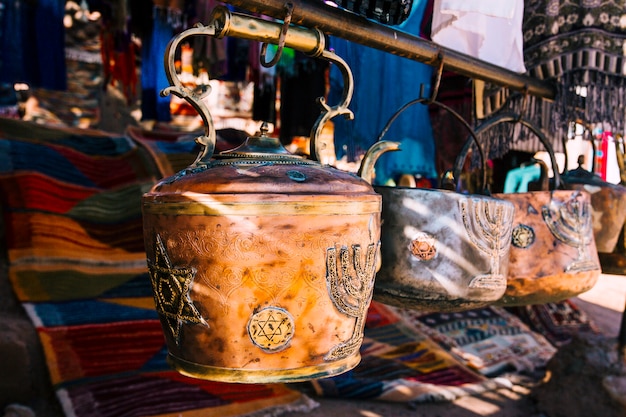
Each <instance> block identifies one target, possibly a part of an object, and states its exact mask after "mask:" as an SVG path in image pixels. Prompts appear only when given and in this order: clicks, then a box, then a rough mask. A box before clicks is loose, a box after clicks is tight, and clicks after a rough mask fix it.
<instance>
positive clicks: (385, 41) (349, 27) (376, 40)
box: [225, 0, 555, 100]
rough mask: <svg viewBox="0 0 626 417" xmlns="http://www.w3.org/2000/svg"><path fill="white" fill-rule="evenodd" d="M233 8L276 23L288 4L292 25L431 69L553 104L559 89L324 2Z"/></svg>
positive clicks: (251, 1) (244, 1)
mask: <svg viewBox="0 0 626 417" xmlns="http://www.w3.org/2000/svg"><path fill="white" fill-rule="evenodd" d="M225 2H226V3H229V4H231V5H233V6H236V7H239V8H241V9H243V10H247V11H249V12H252V13H259V14H262V15H265V16H268V17H273V18H275V19H281V20H282V19H284V18H285V9H286V7H285V6H286V4H287V3H291V5H293V10H292V15H291V23H293V24H297V25H301V26H305V27H310V28H313V27H314V28H317V29H319V30H321V31H322V32H324V33H325V34H327V35H332V36H336V37H339V38H342V39H345V40H348V41H350V42H354V43H358V44H360V45H364V46H369V47H372V48H375V49H379V50H381V51H385V52H388V53H391V54H394V55H398V56H401V57H405V58H407V59H411V60H413V61H418V62H422V63H425V64H429V65H438V64H439V62H440V60H441V59H443V62H444V69H448V70H450V71H453V72H455V73H457V74H460V75H464V76H467V77H469V78H473V79H480V80H483V81H486V82H489V83H493V84H497V85H501V86H505V87H509V88H511V89H513V90H517V91H521V92H528V94H531V95H534V96H537V97H541V98H545V99H549V100H553V99H554V96H555V87H554V85H552V84H551V83H549V82H546V81H542V80H538V79H536V78H532V77H529V76H527V75H524V74H518V73H516V72H513V71H509V70H507V69H504V68H501V67H499V66H497V65H493V64H490V63H487V62H484V61H481V60H479V59H476V58H473V57H470V56H468V55H465V54H462V53H459V52H456V51H454V50H451V49H448V48H444V47H442V46H439V45H437V44H435V43H434V42H430V41H428V40H426V39H422V38H419V37H417V36H414V35H411V34H408V33H406V32H403V31H400V30H398V29H396V28H394V27H392V26H387V25H382V24H379V23H376V22H374V21H372V20H369V19H366V18H364V17H361V16H359V15H357V14H354V13H351V12H348V11H344V10H341V9H338V8H336V7H332V6H329V5H326V4H324V2H323V1H322V0H225Z"/></svg>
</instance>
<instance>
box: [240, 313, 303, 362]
mask: <svg viewBox="0 0 626 417" xmlns="http://www.w3.org/2000/svg"><path fill="white" fill-rule="evenodd" d="M294 323H295V322H294V320H293V317H292V316H291V314H289V312H288V311H287V310H285V309H284V308H280V307H265V308H263V309H261V310H259V311H257V312H255V313H254V314H252V316H251V317H250V320H249V321H248V326H247V330H248V337H250V340H251V341H252V343H254V345H255V346H258V347H259V348H261V350H263V351H264V352H268V353H274V352H279V351H281V350H284V349H285V348H287V347H288V346H289V342H290V341H291V339H292V338H293V335H294V331H295V324H294Z"/></svg>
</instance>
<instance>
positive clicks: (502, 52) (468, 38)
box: [431, 0, 526, 72]
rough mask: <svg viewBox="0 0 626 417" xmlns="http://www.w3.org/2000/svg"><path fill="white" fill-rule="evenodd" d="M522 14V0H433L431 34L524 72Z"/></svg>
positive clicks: (447, 44)
mask: <svg viewBox="0 0 626 417" xmlns="http://www.w3.org/2000/svg"><path fill="white" fill-rule="evenodd" d="M523 15H524V1H523V0H515V1H506V2H503V1H501V0H482V1H471V2H468V1H465V0H434V6H433V18H432V29H431V38H432V40H433V41H434V42H436V43H437V44H439V45H442V46H445V47H448V48H450V49H453V50H455V51H458V52H462V53H464V54H467V55H470V56H473V57H474V58H478V59H481V60H483V61H486V62H489V63H492V64H494V65H498V66H500V67H503V68H506V69H509V70H511V71H515V72H525V71H526V68H524V57H523V41H522V18H523Z"/></svg>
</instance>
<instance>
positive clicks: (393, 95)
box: [328, 0, 437, 184]
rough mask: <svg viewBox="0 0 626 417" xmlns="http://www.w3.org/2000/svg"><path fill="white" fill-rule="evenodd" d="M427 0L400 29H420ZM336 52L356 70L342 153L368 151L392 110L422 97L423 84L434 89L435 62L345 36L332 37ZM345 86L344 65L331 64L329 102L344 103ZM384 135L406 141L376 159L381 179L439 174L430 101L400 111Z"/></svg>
mask: <svg viewBox="0 0 626 417" xmlns="http://www.w3.org/2000/svg"><path fill="white" fill-rule="evenodd" d="M426 3H427V1H425V0H417V1H414V2H413V9H412V11H411V14H410V16H409V18H408V19H407V20H406V21H405V22H404V23H403V24H402V25H399V29H400V30H402V31H404V32H407V33H410V34H413V35H415V36H418V35H419V31H420V25H421V21H422V17H423V15H424V10H425V7H426ZM330 45H331V47H332V48H334V50H335V53H336V54H337V55H339V56H340V57H342V58H343V59H344V60H345V61H346V62H347V63H348V65H349V66H350V68H351V69H352V71H353V75H354V82H355V88H354V95H353V98H352V102H351V104H350V106H349V108H350V109H351V110H352V111H353V112H354V115H355V118H354V120H351V121H350V120H344V119H343V118H341V117H338V118H335V119H333V122H334V124H335V126H334V127H335V147H336V150H337V157H338V158H341V157H343V156H344V155H347V156H348V159H349V160H354V159H355V157H356V156H357V155H359V154H361V153H363V152H365V151H366V150H367V149H368V148H369V147H370V146H371V145H372V144H373V143H374V142H375V141H376V139H377V138H378V136H379V134H380V132H381V131H382V130H383V128H384V126H385V125H386V123H387V121H388V120H389V119H390V118H391V116H392V115H393V114H394V113H395V112H396V111H397V110H398V109H399V108H400V107H402V106H403V105H404V104H406V103H407V102H409V101H411V100H413V99H416V98H419V96H420V85H421V84H425V88H424V94H425V95H426V94H428V93H429V91H430V82H431V77H432V72H433V68H432V67H431V66H429V65H426V64H422V63H419V62H415V61H412V60H409V59H406V58H402V57H399V56H396V55H392V54H390V53H387V52H383V51H379V50H375V49H373V48H369V47H366V46H362V45H358V44H356V43H352V42H348V41H345V40H343V39H339V38H335V37H331V39H330ZM342 91H343V79H342V76H341V73H340V71H339V70H338V69H337V68H336V67H335V66H331V72H330V92H329V100H328V101H329V104H330V105H334V104H335V103H338V102H339V101H340V98H341V94H342ZM383 139H387V140H394V141H399V142H401V148H402V151H399V152H387V153H386V154H383V155H382V156H381V157H380V159H379V160H378V162H377V164H376V179H375V183H376V184H384V183H386V182H387V181H388V180H389V179H393V180H397V177H398V176H399V175H401V174H414V175H417V174H419V175H422V176H425V177H428V178H436V177H437V172H436V169H435V144H434V139H433V133H432V127H431V124H430V117H429V114H428V107H427V106H425V105H422V104H416V105H414V106H412V107H410V108H408V109H407V110H406V111H404V112H403V113H402V114H401V115H400V117H398V118H397V119H396V120H395V122H394V123H393V125H392V126H391V128H390V129H389V131H388V132H387V133H386V135H385V136H384V137H383Z"/></svg>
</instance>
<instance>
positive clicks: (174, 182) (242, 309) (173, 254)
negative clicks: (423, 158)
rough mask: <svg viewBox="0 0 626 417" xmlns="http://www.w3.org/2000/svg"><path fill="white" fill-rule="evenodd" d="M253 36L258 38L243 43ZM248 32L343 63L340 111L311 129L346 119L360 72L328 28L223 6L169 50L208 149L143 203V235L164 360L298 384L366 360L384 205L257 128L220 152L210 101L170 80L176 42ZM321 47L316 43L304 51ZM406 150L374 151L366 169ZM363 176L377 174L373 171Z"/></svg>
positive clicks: (381, 147)
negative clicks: (363, 351)
mask: <svg viewBox="0 0 626 417" xmlns="http://www.w3.org/2000/svg"><path fill="white" fill-rule="evenodd" d="M249 31H252V33H251V34H250V33H248V32H249ZM225 32H228V33H230V34H231V35H232V36H237V35H241V34H243V35H242V37H247V38H258V39H260V40H265V41H274V40H276V39H279V38H282V41H281V45H280V46H282V43H283V42H284V46H289V47H292V48H295V49H299V50H303V51H304V52H307V53H309V54H310V55H311V56H315V57H320V58H323V59H327V60H329V61H331V62H333V63H334V64H335V65H338V66H339V68H340V69H341V70H342V72H343V73H344V81H345V87H344V98H343V102H342V103H341V104H339V105H338V106H335V107H329V106H327V105H325V104H324V103H322V108H323V111H322V114H321V116H320V118H319V119H318V121H317V122H316V124H315V126H314V128H313V130H312V133H311V148H312V150H313V156H316V155H317V153H316V152H317V151H318V149H317V144H316V141H315V140H316V138H317V136H318V134H319V132H320V131H321V130H322V128H323V124H324V123H325V122H326V121H327V120H329V119H330V118H331V117H334V116H335V115H337V114H343V115H348V116H351V113H350V111H349V110H347V105H348V103H349V100H350V98H351V96H352V88H353V84H352V75H351V72H350V69H349V68H348V66H347V65H346V63H345V62H344V61H343V60H341V59H340V58H339V57H337V56H336V55H334V53H332V52H329V51H326V50H324V36H323V35H322V33H321V32H319V31H309V30H306V29H302V28H290V29H289V33H287V34H286V35H285V31H284V29H282V28H281V27H280V26H279V25H276V24H275V23H273V22H267V21H264V20H260V19H256V18H251V17H246V16H243V15H237V14H234V13H233V14H231V13H230V12H229V11H228V10H227V9H225V8H221V7H220V8H217V9H216V11H215V13H214V15H213V22H212V24H211V25H210V26H208V27H205V28H195V29H190V30H189V31H188V32H187V33H183V34H181V35H179V36H178V37H177V38H175V39H173V40H172V42H171V43H170V46H169V48H168V51H167V52H166V54H167V55H166V57H167V58H168V59H169V60H168V61H166V62H168V63H169V66H168V67H167V70H166V71H167V73H168V77H169V79H170V82H171V83H172V84H173V86H172V87H170V88H169V89H166V91H165V92H166V93H168V92H169V93H173V94H176V95H178V96H180V97H182V98H184V99H186V100H188V101H189V102H190V103H191V104H192V105H193V106H194V107H195V108H196V109H198V110H199V113H200V114H201V116H202V117H203V119H204V121H205V125H206V134H205V136H203V137H200V138H198V141H199V142H200V143H201V144H202V145H204V151H203V152H202V153H201V154H200V155H199V156H198V158H197V159H196V161H195V162H194V163H193V164H192V165H191V166H190V167H188V168H186V169H185V170H183V171H181V172H179V173H178V174H176V175H174V176H172V177H169V178H165V179H163V180H162V181H160V182H159V183H157V184H156V185H155V186H154V187H153V188H152V190H151V191H150V192H148V193H147V194H145V195H144V197H143V215H144V234H145V246H146V252H147V259H148V265H149V269H150V276H151V279H152V285H153V290H154V297H155V301H156V309H157V311H158V313H159V315H160V318H161V323H162V325H163V330H164V334H165V339H166V342H167V347H168V351H169V352H168V353H169V355H168V360H169V363H170V364H171V365H172V366H173V367H174V368H175V369H176V370H178V371H179V372H181V373H183V374H185V375H189V376H192V377H196V378H203V379H210V380H218V381H227V382H247V383H270V382H294V381H304V380H309V379H314V378H321V377H327V376H331V375H336V374H339V373H342V372H345V371H347V370H349V369H351V368H353V367H354V366H356V365H357V364H358V363H359V361H360V355H359V348H360V345H361V341H362V339H363V327H364V324H365V317H366V312H367V309H368V307H369V303H370V301H371V297H372V288H373V284H374V276H375V271H376V267H377V263H378V257H379V244H380V243H379V239H380V213H381V197H380V196H379V195H378V194H376V193H375V192H374V190H373V188H372V186H371V185H370V184H369V183H368V181H365V180H364V179H362V178H360V177H358V176H356V175H354V174H350V173H347V172H344V171H340V170H338V169H334V168H332V167H328V166H322V165H321V164H319V163H318V162H316V161H315V160H312V159H306V158H303V157H301V156H296V155H292V154H290V153H289V152H287V151H286V150H285V149H284V148H283V147H282V145H281V144H280V141H279V140H278V139H276V138H273V137H270V136H268V135H267V131H266V130H265V129H264V128H262V129H261V132H260V133H259V135H258V136H253V137H249V138H248V139H247V140H246V142H245V143H244V144H243V145H241V146H240V147H238V148H236V149H233V150H230V151H225V152H220V153H219V154H215V155H214V154H213V146H214V142H215V130H214V129H213V124H212V121H211V116H210V114H209V112H208V109H206V108H205V107H204V104H203V101H202V100H200V99H199V98H198V97H197V96H194V95H193V93H191V92H190V91H188V90H186V89H185V88H184V86H182V84H181V83H180V82H179V80H178V79H177V78H176V77H175V71H174V68H173V65H174V64H173V60H174V52H175V48H176V46H177V45H178V44H179V43H180V41H181V40H182V39H183V38H185V37H186V36H191V35H195V34H205V35H206V34H209V35H212V36H222V35H223V34H224V33H225ZM310 45H312V47H309V46H310ZM397 148H398V146H397V144H395V143H392V142H385V143H381V144H377V146H376V147H375V149H371V150H370V153H369V156H368V157H367V160H366V161H365V165H367V166H372V165H373V163H374V160H375V159H376V158H377V156H378V155H379V154H380V153H381V152H383V151H385V150H390V149H397ZM364 175H371V173H370V172H369V171H368V169H367V168H366V169H365V173H364Z"/></svg>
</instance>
